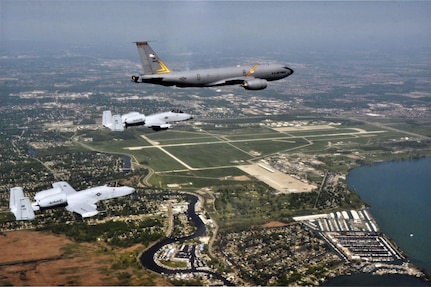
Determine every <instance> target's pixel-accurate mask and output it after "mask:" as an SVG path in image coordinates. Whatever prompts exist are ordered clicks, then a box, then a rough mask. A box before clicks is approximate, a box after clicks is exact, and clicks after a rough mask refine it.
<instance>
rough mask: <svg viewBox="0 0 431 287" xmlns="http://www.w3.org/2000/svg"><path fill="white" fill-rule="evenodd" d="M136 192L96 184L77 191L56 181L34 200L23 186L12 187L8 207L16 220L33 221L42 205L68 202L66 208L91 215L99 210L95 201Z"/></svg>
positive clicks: (38, 193) (86, 215) (47, 205)
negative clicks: (25, 192)
mask: <svg viewBox="0 0 431 287" xmlns="http://www.w3.org/2000/svg"><path fill="white" fill-rule="evenodd" d="M133 192H135V189H134V188H133V187H129V186H108V185H103V186H96V187H92V188H88V189H85V190H82V191H76V190H75V189H74V188H73V187H72V186H70V184H69V183H67V182H65V181H59V182H54V183H53V184H52V188H50V189H47V190H43V191H39V192H37V193H36V195H35V196H34V200H35V201H34V202H33V203H32V202H31V201H30V198H28V197H26V196H24V191H23V190H22V187H19V186H18V187H14V188H12V189H11V190H10V200H9V207H10V210H11V212H12V213H13V214H14V215H15V218H16V220H33V219H34V218H35V214H34V211H37V210H40V209H41V208H51V207H54V206H58V205H66V209H67V210H69V211H72V212H76V213H78V214H80V215H81V216H82V217H84V218H85V217H91V216H94V215H96V214H98V213H99V211H98V210H97V206H96V203H97V202H98V201H100V200H106V199H111V198H116V197H121V196H126V195H129V194H132V193H133Z"/></svg>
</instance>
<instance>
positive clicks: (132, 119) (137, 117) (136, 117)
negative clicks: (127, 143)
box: [121, 112, 145, 129]
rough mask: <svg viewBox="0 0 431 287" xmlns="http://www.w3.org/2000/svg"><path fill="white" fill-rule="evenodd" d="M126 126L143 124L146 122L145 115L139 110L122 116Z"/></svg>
mask: <svg viewBox="0 0 431 287" xmlns="http://www.w3.org/2000/svg"><path fill="white" fill-rule="evenodd" d="M121 118H122V121H123V123H124V126H125V128H126V129H127V127H130V126H142V125H144V124H145V115H144V114H140V113H138V112H131V113H128V114H125V115H123V116H121Z"/></svg>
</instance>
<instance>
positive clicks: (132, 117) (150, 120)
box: [102, 109, 193, 131]
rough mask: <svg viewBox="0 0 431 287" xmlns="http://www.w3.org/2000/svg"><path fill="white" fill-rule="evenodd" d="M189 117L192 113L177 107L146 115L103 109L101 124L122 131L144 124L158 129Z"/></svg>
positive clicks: (190, 117)
mask: <svg viewBox="0 0 431 287" xmlns="http://www.w3.org/2000/svg"><path fill="white" fill-rule="evenodd" d="M191 119H193V116H192V115H190V114H187V113H184V112H183V111H181V110H178V109H174V110H171V111H169V112H163V113H158V114H152V115H148V116H145V115H144V114H141V113H138V112H130V113H127V114H124V115H112V112H111V111H104V112H103V117H102V124H103V126H104V127H107V128H108V129H110V130H112V131H123V130H124V129H127V128H128V127H131V126H144V127H148V128H152V129H153V130H155V131H159V130H166V129H169V128H171V127H172V124H171V123H173V122H181V121H187V120H191Z"/></svg>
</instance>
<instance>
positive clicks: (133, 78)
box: [132, 75, 139, 83]
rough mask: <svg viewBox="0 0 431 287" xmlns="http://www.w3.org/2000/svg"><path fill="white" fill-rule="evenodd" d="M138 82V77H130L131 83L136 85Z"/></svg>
mask: <svg viewBox="0 0 431 287" xmlns="http://www.w3.org/2000/svg"><path fill="white" fill-rule="evenodd" d="M138 81H139V77H138V76H135V75H133V76H132V82H135V83H137V82H138Z"/></svg>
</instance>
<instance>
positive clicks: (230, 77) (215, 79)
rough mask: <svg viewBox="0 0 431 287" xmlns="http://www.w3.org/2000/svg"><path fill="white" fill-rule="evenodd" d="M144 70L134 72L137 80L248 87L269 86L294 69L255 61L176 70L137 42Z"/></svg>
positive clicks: (194, 85)
mask: <svg viewBox="0 0 431 287" xmlns="http://www.w3.org/2000/svg"><path fill="white" fill-rule="evenodd" d="M136 46H137V47H138V52H139V56H140V58H141V61H142V67H143V68H144V74H141V75H140V76H135V75H134V76H132V81H133V82H135V83H151V84H157V85H162V86H177V87H181V88H184V87H212V86H225V85H241V86H242V87H243V88H245V89H247V90H262V89H265V88H266V86H267V84H268V82H269V81H275V80H280V79H283V78H285V77H287V76H290V75H292V74H293V70H292V69H291V68H289V67H287V66H286V65H281V64H254V65H251V66H236V67H226V68H216V69H205V70H191V71H182V72H174V71H171V69H169V68H168V66H166V64H165V63H164V62H163V61H162V60H161V59H160V58H159V57H158V56H157V54H156V53H155V52H154V51H153V49H152V48H151V46H150V45H149V44H148V42H136Z"/></svg>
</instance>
